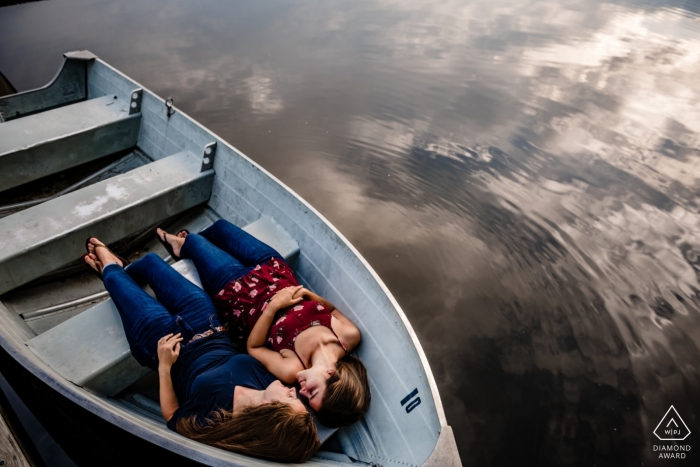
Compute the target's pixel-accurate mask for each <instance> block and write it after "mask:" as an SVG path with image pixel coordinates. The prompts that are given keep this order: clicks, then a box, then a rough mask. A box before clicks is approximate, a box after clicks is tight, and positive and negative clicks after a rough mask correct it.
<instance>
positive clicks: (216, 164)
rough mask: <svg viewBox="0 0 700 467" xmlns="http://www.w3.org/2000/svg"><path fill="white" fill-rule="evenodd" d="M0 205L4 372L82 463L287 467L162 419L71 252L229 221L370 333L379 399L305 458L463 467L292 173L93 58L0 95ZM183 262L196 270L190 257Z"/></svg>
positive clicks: (403, 329) (145, 379)
mask: <svg viewBox="0 0 700 467" xmlns="http://www.w3.org/2000/svg"><path fill="white" fill-rule="evenodd" d="M28 193H29V194H32V195H33V196H28V195H27V194H28ZM37 193H40V195H41V196H38V195H36V194H37ZM0 204H3V205H2V206H0V216H4V217H2V218H0V349H1V350H0V364H1V365H2V371H3V374H5V376H6V377H7V378H8V380H9V381H10V383H11V384H12V385H13V387H14V388H15V390H16V391H17V392H18V393H19V394H20V396H21V397H22V399H23V400H24V401H25V402H26V403H27V405H28V406H29V407H30V409H32V411H33V412H34V413H35V414H37V416H38V418H39V419H40V421H42V423H43V424H44V425H45V426H46V427H47V429H48V430H49V432H51V433H52V435H54V436H55V437H56V439H57V441H58V442H59V443H60V444H61V445H62V446H63V447H64V448H65V449H66V452H67V453H68V454H69V455H70V456H71V457H72V458H73V459H75V460H76V461H77V462H78V463H80V464H85V465H94V464H96V463H98V464H104V463H105V462H106V463H109V464H116V463H117V462H119V463H125V464H128V465H133V464H139V465H146V464H148V465H154V464H152V462H157V463H158V465H162V464H164V463H165V462H175V463H176V464H175V465H190V464H191V465H200V464H205V465H216V466H232V465H244V466H270V465H277V464H276V463H274V462H270V461H266V460H262V459H255V458H250V457H246V456H243V455H239V454H235V453H231V452H227V451H223V450H220V449H216V448H213V447H210V446H206V445H203V444H200V443H197V442H194V441H192V440H189V439H187V438H184V437H182V436H180V435H178V434H177V433H174V432H172V431H170V430H168V429H167V427H166V425H165V423H164V421H163V419H162V416H161V414H160V409H159V403H158V391H157V384H158V382H157V378H156V377H155V376H154V374H153V373H152V372H150V371H149V370H147V369H145V368H143V367H140V366H139V365H138V364H137V363H136V361H135V360H134V359H133V358H132V357H131V355H130V352H129V348H128V345H127V343H126V340H125V337H124V332H123V329H122V327H121V322H120V319H119V316H118V314H117V312H116V309H115V307H114V305H113V303H112V301H111V299H110V298H109V294H108V293H107V292H106V291H105V290H104V288H103V287H102V284H101V282H100V281H99V280H98V279H97V278H94V277H93V276H91V275H89V274H85V273H84V272H83V269H81V267H80V265H79V264H78V262H77V258H79V256H80V254H81V253H82V252H83V250H84V241H85V238H87V237H88V236H97V237H99V238H101V239H103V240H104V241H105V242H106V243H108V244H110V245H111V246H112V248H113V249H115V250H116V251H117V252H118V253H120V254H122V255H125V256H128V257H129V258H131V259H136V258H138V257H139V256H140V255H142V254H143V252H145V251H155V252H157V253H159V254H161V256H163V257H166V256H167V253H166V252H165V251H164V250H163V249H162V247H161V246H160V245H159V244H158V243H157V242H155V241H154V238H153V228H154V226H156V225H161V226H166V227H168V228H171V229H173V230H179V229H181V228H188V229H189V230H190V231H197V230H200V229H202V228H204V227H206V226H208V225H210V224H211V223H213V222H214V221H215V220H216V219H219V218H225V219H227V220H229V221H231V222H233V223H235V224H237V225H240V226H245V229H246V230H247V231H249V232H250V233H252V234H253V235H255V236H257V237H258V238H260V239H261V240H263V241H265V242H267V243H269V244H271V245H272V246H273V247H275V248H276V249H277V250H278V251H279V252H280V253H282V254H283V255H284V256H285V258H286V259H287V260H288V262H290V264H291V265H292V266H293V267H294V269H295V272H296V274H297V276H298V278H299V280H300V282H301V283H302V284H304V285H305V286H307V287H308V288H310V289H312V290H314V291H315V292H317V293H319V294H320V295H322V296H324V297H327V298H328V299H329V300H330V301H331V302H333V303H335V304H336V306H338V308H339V309H342V310H343V312H344V313H345V314H347V315H348V316H349V317H350V318H351V319H352V320H353V321H354V322H355V323H356V324H357V325H358V327H359V328H360V330H361V332H362V343H361V344H360V346H359V347H358V348H357V350H356V352H355V353H356V355H357V356H358V357H359V358H361V359H362V360H363V362H364V363H365V365H366V366H367V369H368V372H369V376H370V387H371V391H372V405H371V408H370V410H369V412H368V413H367V415H366V416H365V417H364V419H363V420H361V421H360V422H358V423H357V424H355V425H353V426H351V427H347V428H342V429H339V430H331V429H328V428H326V427H323V426H320V425H319V436H320V437H321V440H322V443H323V444H322V447H321V450H320V451H319V452H318V453H317V454H316V455H315V456H314V457H313V458H312V459H311V460H310V461H308V462H307V464H310V465H323V466H340V465H373V466H383V467H390V466H391V467H407V466H415V467H418V466H425V467H428V466H440V467H443V466H459V465H461V462H460V459H459V454H458V452H457V447H456V444H455V440H454V436H453V433H452V430H451V428H450V426H449V425H448V424H447V421H446V419H445V414H444V411H443V408H442V404H441V402H440V395H439V393H438V389H437V386H436V384H435V380H434V378H433V375H432V373H431V371H430V366H429V365H428V361H427V359H426V356H425V354H424V352H423V350H422V348H421V346H420V343H419V341H418V339H417V337H416V334H415V333H414V331H413V329H412V328H411V325H410V323H409V322H408V320H407V319H406V316H405V315H404V313H403V312H402V311H401V308H400V307H399V305H398V304H397V302H396V300H395V299H394V298H393V297H392V295H391V293H390V292H389V290H388V289H387V287H386V286H385V285H384V284H383V283H382V281H381V279H380V278H379V277H378V276H377V274H376V273H375V272H374V271H373V269H372V268H371V266H370V265H369V264H368V263H367V261H365V260H364V259H363V258H362V256H361V255H360V254H359V253H358V251H357V250H356V249H355V248H354V247H353V246H352V245H351V244H350V243H349V242H348V241H347V240H346V239H345V238H344V237H343V235H342V234H341V233H340V232H339V231H338V230H337V229H335V228H334V227H333V226H332V225H331V224H330V223H329V222H328V221H327V220H326V219H325V218H324V217H323V216H322V215H321V214H320V213H319V212H317V211H316V210H315V209H314V208H313V207H312V206H310V205H309V204H308V203H307V202H305V201H304V200H303V199H301V198H300V197H299V196H298V195H297V194H295V193H294V192H293V191H292V190H290V189H289V188H288V187H286V186H285V185H284V184H283V183H282V182H281V181H279V180H278V179H276V178H275V177H274V176H273V175H271V174H270V173H268V172H267V171H266V170H265V169H263V168H262V167H260V166H259V165H258V164H256V163H255V162H254V161H252V160H251V159H250V158H248V157H247V156H245V155H244V154H243V153H241V152H240V151H238V150H237V149H235V148H234V147H233V146H231V145H230V144H229V143H227V142H226V141H224V140H223V139H221V138H219V137H218V136H216V135H215V134H213V133H212V132H211V131H209V130H207V129H206V128H204V127H203V126H201V125H200V124H198V123H197V122H196V121H194V120H193V119H191V118H190V117H188V116H187V115H185V114H184V113H183V112H182V111H180V110H179V109H178V108H177V107H175V106H174V105H173V101H172V99H162V98H161V97H158V96H157V95H155V94H154V93H152V92H150V91H148V90H147V89H146V88H144V87H143V86H141V85H140V84H138V83H136V82H135V81H133V80H132V79H130V78H128V77H127V76H125V75H124V74H122V73H120V72H119V71H117V70H116V69H114V68H112V67H111V66H109V65H108V64H107V63H105V62H104V61H102V60H100V59H99V58H98V57H96V56H95V55H94V54H92V53H90V52H88V51H76V52H69V53H66V54H64V62H63V65H62V67H61V69H60V70H59V72H58V73H57V75H56V76H55V78H54V79H53V80H52V81H51V82H50V83H49V84H48V85H46V86H44V87H42V88H39V89H35V90H32V91H27V92H22V93H16V94H12V95H8V96H5V97H2V98H0ZM173 267H174V268H176V269H177V270H178V271H179V272H180V273H182V274H183V275H185V276H186V277H187V278H189V279H190V280H192V281H193V282H195V283H198V280H199V279H198V276H197V272H196V269H195V268H194V266H193V265H192V264H191V263H190V262H188V261H187V260H184V261H180V262H177V263H175V264H173Z"/></svg>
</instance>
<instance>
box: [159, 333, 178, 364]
mask: <svg viewBox="0 0 700 467" xmlns="http://www.w3.org/2000/svg"><path fill="white" fill-rule="evenodd" d="M180 342H182V335H181V334H180V333H179V332H178V333H177V334H172V333H170V334H167V335H165V336H163V337H161V338H160V340H159V341H158V366H160V367H164V368H170V367H171V366H173V363H175V361H176V360H177V357H179V356H180Z"/></svg>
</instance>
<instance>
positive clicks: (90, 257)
mask: <svg viewBox="0 0 700 467" xmlns="http://www.w3.org/2000/svg"><path fill="white" fill-rule="evenodd" d="M83 261H85V264H87V265H88V266H90V267H91V268H92V269H93V270H94V271H95V272H97V273H99V274H102V267H103V266H102V263H101V262H100V260H99V259H97V256H95V255H94V254H92V253H89V254H85V255H83Z"/></svg>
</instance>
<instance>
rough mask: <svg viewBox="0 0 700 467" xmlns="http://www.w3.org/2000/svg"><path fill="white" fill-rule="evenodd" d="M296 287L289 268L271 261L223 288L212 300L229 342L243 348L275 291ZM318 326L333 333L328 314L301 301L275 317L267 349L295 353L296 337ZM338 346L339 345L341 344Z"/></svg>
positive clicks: (315, 304)
mask: <svg viewBox="0 0 700 467" xmlns="http://www.w3.org/2000/svg"><path fill="white" fill-rule="evenodd" d="M298 285H299V282H298V281H297V280H296V278H295V277H294V272H293V271H292V268H290V267H289V265H288V264H287V263H286V262H285V261H284V260H282V259H280V258H271V259H270V261H268V262H267V263H265V264H263V265H257V266H255V268H253V269H252V270H251V271H250V272H249V273H248V274H246V275H245V276H243V277H241V278H239V279H236V280H235V281H232V282H229V283H228V284H226V286H225V287H224V288H223V289H222V290H221V291H220V292H219V293H218V294H217V295H216V296H215V297H214V303H215V304H216V306H217V308H218V310H219V316H220V318H221V320H222V322H224V323H228V326H229V335H230V336H231V339H232V340H233V341H234V342H236V343H238V344H239V345H241V346H243V347H245V345H246V341H247V340H248V336H249V335H250V332H251V331H252V330H253V327H254V326H255V323H257V322H258V319H259V318H260V315H261V314H262V312H263V310H264V309H265V307H267V304H268V302H269V300H270V299H272V297H273V296H274V295H275V294H276V293H277V292H278V291H279V290H281V289H284V288H285V287H294V286H298ZM319 325H320V326H325V327H327V328H328V329H330V330H331V331H333V328H331V312H330V311H328V309H327V308H326V307H325V306H323V304H321V303H319V302H314V301H312V300H306V299H305V300H302V301H301V302H299V303H298V304H296V305H295V306H293V307H287V308H283V309H281V310H279V311H278V312H277V313H276V314H275V318H274V321H273V322H272V326H270V332H269V333H268V339H267V343H268V346H269V347H271V348H272V349H273V350H276V351H278V352H279V351H280V350H282V349H290V350H292V351H294V353H296V350H295V349H294V342H295V341H296V338H297V336H298V335H299V334H300V333H301V332H302V331H305V330H306V329H308V328H310V327H313V326H319ZM333 334H335V331H333ZM336 337H337V336H336ZM338 341H339V342H340V339H339V340H338ZM340 345H341V346H342V345H343V344H342V342H341V344H340ZM343 348H345V346H343ZM302 364H303V362H302Z"/></svg>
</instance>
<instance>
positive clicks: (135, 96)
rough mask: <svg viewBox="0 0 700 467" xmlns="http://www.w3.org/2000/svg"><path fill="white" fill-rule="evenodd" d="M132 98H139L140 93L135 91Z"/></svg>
mask: <svg viewBox="0 0 700 467" xmlns="http://www.w3.org/2000/svg"><path fill="white" fill-rule="evenodd" d="M131 98H132V99H138V98H139V95H138V94H136V93H133V94H132V95H131Z"/></svg>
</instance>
